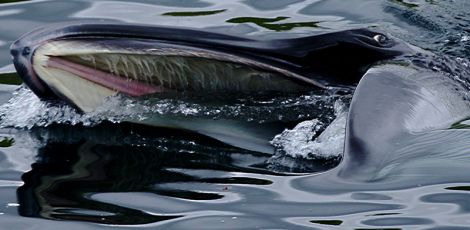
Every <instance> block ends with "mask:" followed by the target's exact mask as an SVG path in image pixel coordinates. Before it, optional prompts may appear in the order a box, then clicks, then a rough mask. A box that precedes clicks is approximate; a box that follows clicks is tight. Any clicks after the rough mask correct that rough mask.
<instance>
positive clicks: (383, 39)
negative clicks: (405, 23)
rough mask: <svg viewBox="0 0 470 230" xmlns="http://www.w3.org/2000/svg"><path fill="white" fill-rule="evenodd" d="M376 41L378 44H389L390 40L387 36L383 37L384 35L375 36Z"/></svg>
mask: <svg viewBox="0 0 470 230" xmlns="http://www.w3.org/2000/svg"><path fill="white" fill-rule="evenodd" d="M374 40H375V41H376V42H377V43H378V44H386V43H387V42H388V38H387V36H385V35H383V34H377V35H375V36H374Z"/></svg>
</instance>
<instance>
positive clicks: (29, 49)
mask: <svg viewBox="0 0 470 230" xmlns="http://www.w3.org/2000/svg"><path fill="white" fill-rule="evenodd" d="M30 53H31V48H29V47H25V48H24V49H23V52H22V54H23V55H24V56H26V55H29V54H30Z"/></svg>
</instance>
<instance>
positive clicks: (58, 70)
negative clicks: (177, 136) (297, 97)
mask: <svg viewBox="0 0 470 230" xmlns="http://www.w3.org/2000/svg"><path fill="white" fill-rule="evenodd" d="M118 40H119V39H88V40H87V39H81V40H67V39H64V40H56V41H49V42H47V43H44V44H43V45H41V46H39V47H38V48H37V49H36V50H35V52H34V55H33V61H32V63H33V69H34V72H35V73H36V74H37V76H38V77H39V78H40V79H41V80H42V81H43V82H45V83H46V84H47V85H48V86H49V87H50V88H51V89H52V90H53V91H54V92H55V93H56V94H58V95H60V96H63V97H65V98H66V99H67V100H69V101H71V102H72V103H73V104H75V105H76V106H77V107H79V108H80V109H82V110H83V111H85V112H88V111H91V110H93V109H94V108H96V106H98V105H99V104H101V103H102V101H103V99H104V98H105V97H108V96H111V95H114V94H116V93H122V94H126V95H129V96H134V97H138V96H144V95H150V94H156V93H167V92H182V91H191V92H204V93H208V92H222V93H223V92H231V91H232V92H240V91H248V92H249V91H256V92H258V91H287V92H295V91H299V90H307V89H310V88H312V87H315V85H316V86H318V83H316V82H314V81H312V80H311V79H308V78H305V77H302V76H300V75H297V74H295V73H292V72H289V71H287V70H284V69H281V68H277V67H273V66H271V65H267V64H264V63H260V62H256V61H253V60H252V59H247V58H243V57H240V56H235V55H231V54H227V53H220V52H216V51H210V50H206V49H197V48H193V47H185V46H180V45H168V44H163V43H161V44H158V45H155V43H153V44H149V43H147V42H146V41H133V44H130V45H129V44H127V46H125V45H124V44H126V43H123V42H119V41H118Z"/></svg>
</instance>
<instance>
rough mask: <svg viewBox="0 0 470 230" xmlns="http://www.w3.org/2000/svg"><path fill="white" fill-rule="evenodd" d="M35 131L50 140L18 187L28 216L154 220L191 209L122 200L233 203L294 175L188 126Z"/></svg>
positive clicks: (315, 165)
mask: <svg viewBox="0 0 470 230" xmlns="http://www.w3.org/2000/svg"><path fill="white" fill-rule="evenodd" d="M32 133H33V134H32V136H34V137H35V138H36V139H38V140H39V141H40V142H41V143H45V144H44V145H43V146H42V147H41V148H39V149H38V154H37V160H36V162H35V163H33V164H32V166H31V167H32V169H31V171H29V172H27V173H25V174H24V175H23V176H22V180H23V181H24V185H23V186H21V187H20V188H19V189H18V190H17V195H18V200H19V203H20V207H19V213H20V215H22V216H28V217H42V218H48V219H60V220H79V221H90V222H98V223H105V224H117V225H133V224H146V223H154V222H158V221H163V220H169V219H174V218H178V217H183V216H184V211H183V212H181V211H179V212H178V211H176V212H175V210H173V211H169V210H168V209H172V208H174V207H171V205H167V204H162V205H161V206H162V207H153V208H154V209H159V210H162V211H161V212H160V213H153V212H152V213H151V212H146V211H142V210H139V209H133V208H130V207H128V205H124V206H125V207H124V206H120V205H119V203H122V202H128V203H132V197H133V196H132V195H131V194H134V193H136V192H137V193H139V194H141V193H145V194H147V195H155V197H163V200H165V199H169V200H183V201H189V202H197V201H205V202H211V201H214V202H230V201H233V200H234V199H238V198H237V197H236V195H233V193H231V192H230V189H231V186H232V185H247V186H249V185H256V186H263V185H270V184H272V181H270V180H269V179H267V178H269V177H266V176H288V175H292V174H289V173H283V172H278V171H272V170H270V169H272V168H276V167H274V166H273V165H269V163H266V162H267V160H268V159H269V158H270V157H271V156H270V155H267V154H262V153H257V152H251V151H247V150H242V149H238V148H234V147H231V146H228V145H225V144H223V143H221V142H217V141H214V140H212V139H209V138H206V137H202V136H195V135H194V134H192V133H184V132H182V131H175V130H167V129H149V128H148V127H140V126H137V125H130V124H121V125H115V124H103V125H101V126H99V127H95V128H77V127H70V126H63V125H61V126H58V125H57V126H53V127H48V128H47V129H45V128H44V129H33V131H32ZM293 160H295V159H293ZM304 161H306V160H304ZM306 164H310V165H309V167H308V168H309V169H310V170H311V171H310V172H312V171H313V172H315V171H324V170H327V169H328V168H331V167H334V166H335V165H336V164H337V162H330V163H328V162H326V163H325V162H315V161H311V162H303V163H302V166H301V167H302V169H305V168H306V167H305V165H306ZM268 168H269V169H268ZM257 175H258V176H257ZM260 175H265V176H260ZM106 194H121V195H117V197H118V198H109V197H113V196H112V195H111V196H106ZM122 194H129V195H122ZM141 195H142V194H141ZM103 197H104V198H103ZM107 199H108V200H107ZM109 199H117V200H111V201H109ZM121 199H130V201H123V200H121ZM139 199H141V198H139ZM106 201H107V202H106ZM116 203H117V204H116ZM157 205H158V204H157ZM183 210H184V209H183ZM182 213H183V214H182Z"/></svg>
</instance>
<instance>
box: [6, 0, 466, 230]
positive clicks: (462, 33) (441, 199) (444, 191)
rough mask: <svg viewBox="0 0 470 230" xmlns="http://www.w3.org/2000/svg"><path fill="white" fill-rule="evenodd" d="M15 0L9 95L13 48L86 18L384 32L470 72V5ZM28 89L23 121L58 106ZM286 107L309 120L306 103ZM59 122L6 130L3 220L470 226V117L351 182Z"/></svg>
mask: <svg viewBox="0 0 470 230" xmlns="http://www.w3.org/2000/svg"><path fill="white" fill-rule="evenodd" d="M14 2H17V1H2V3H9V4H4V5H0V21H1V23H2V27H1V28H0V30H1V33H0V53H1V55H0V70H1V71H0V72H1V73H2V74H1V75H0V81H1V82H0V83H1V84H2V86H1V87H0V103H1V104H3V103H6V102H7V101H8V99H9V98H11V97H12V92H13V91H14V90H15V89H16V88H17V87H16V86H7V85H4V84H18V78H17V76H16V74H12V73H11V72H13V70H12V68H11V66H7V65H10V64H11V63H10V56H9V54H8V44H10V43H11V42H12V41H14V40H15V39H17V38H18V37H19V36H20V35H21V34H23V33H25V32H27V31H30V30H32V29H33V28H36V27H38V26H43V25H46V24H49V23H52V22H59V21H65V20H77V19H80V20H84V19H108V20H119V21H127V22H139V23H147V24H158V25H172V26H175V25H176V26H186V27H193V28H206V29H209V30H214V31H218V32H222V33H233V34H250V35H254V36H259V37H264V36H266V37H276V38H278V37H288V36H300V35H305V34H315V33H323V32H328V31H332V30H340V29H349V28H358V27H376V28H377V29H380V30H383V31H385V32H387V33H390V34H392V35H393V36H396V37H399V38H401V39H403V40H405V41H407V42H409V43H411V44H413V45H416V46H418V47H421V48H426V49H428V50H431V51H432V52H435V53H437V54H438V55H439V56H442V55H443V54H448V55H451V56H450V57H449V59H452V60H454V61H455V62H458V63H460V64H459V65H455V66H451V68H446V66H441V65H439V64H438V63H429V68H430V69H440V70H442V71H445V72H447V73H449V75H452V76H456V80H462V79H464V80H465V78H462V75H465V74H466V73H467V72H468V65H469V63H468V60H467V58H468V56H469V54H470V42H469V39H468V36H469V34H470V31H469V30H468V28H469V26H470V15H469V14H468V12H467V11H468V10H466V9H469V8H470V1H467V0H455V1H428V0H416V1H408V0H382V1H378V0H350V1H343V0H314V1H302V0H239V1H226V0H224V1H220V0H155V1H146V0H139V1H133V2H127V1H119V0H114V1H92V0H75V1H60V0H51V1H24V2H23V1H21V2H20V1H18V2H19V3H18V4H15V3H14ZM416 61H419V60H416ZM446 63H449V62H447V61H446ZM5 66H6V67H5ZM447 67H448V66H447ZM5 73H6V74H5ZM24 96H25V98H24V99H25V100H22V101H20V102H18V104H16V107H9V108H23V110H21V109H20V110H14V109H12V110H10V113H16V114H15V115H16V116H17V117H22V116H25V115H28V113H27V112H28V111H30V110H34V111H36V113H33V114H38V112H37V111H42V112H44V111H49V112H51V110H47V109H44V108H46V107H41V106H40V105H43V104H41V103H40V102H39V101H38V100H37V99H36V98H33V96H32V95H31V94H24ZM27 97H29V98H27ZM26 99H28V100H26ZM27 102H30V103H31V104H27ZM296 102H297V103H298V104H301V105H303V106H305V104H308V103H311V100H307V98H306V97H299V98H297V99H296V100H289V103H291V104H290V105H295V103H296ZM21 106H23V107H21ZM258 106H259V105H254V106H253V108H254V107H258ZM307 107H308V108H309V111H310V112H308V113H306V114H305V118H309V119H311V118H314V117H315V116H320V115H319V114H321V113H330V112H331V111H329V112H328V110H327V109H323V108H324V105H322V104H318V103H313V104H310V105H309V106H307ZM208 108H209V107H208ZM223 108H224V109H225V110H222V112H223V113H224V115H226V116H229V115H232V113H230V112H231V110H232V108H234V107H230V106H226V107H223ZM280 108H281V109H282V108H284V107H280ZM283 110H284V111H293V112H295V113H293V114H294V115H298V113H297V110H294V109H291V110H288V109H285V108H284V109H283ZM67 111H69V110H67ZM246 111H247V112H251V113H249V115H250V116H251V115H253V114H254V115H256V114H258V113H255V112H256V111H258V110H256V111H255V110H246ZM254 111H255V112H254ZM52 112H53V113H50V114H46V115H44V114H42V113H40V114H42V115H44V116H42V117H41V119H43V118H45V117H47V115H50V116H54V117H57V116H59V117H60V116H62V117H63V116H64V114H61V112H62V113H65V112H66V110H60V109H59V110H53V111H52ZM278 113H279V111H277V110H276V111H275V112H273V113H264V114H270V115H269V116H267V115H266V117H265V118H268V119H271V120H272V119H278V118H276V117H278ZM71 114H72V115H71V116H72V117H73V116H75V115H76V113H71ZM2 115H5V114H2ZM10 115H11V114H10ZM65 115H67V114H65ZM3 118H4V117H2V119H3ZM10 118H11V116H10ZM255 118H258V117H255ZM284 119H285V118H284ZM2 121H3V120H2ZM40 121H44V120H40ZM49 121H51V120H49ZM10 122H15V121H14V120H10ZM16 122H17V123H18V122H19V121H18V120H16ZM52 123H53V122H49V123H48V122H44V123H38V124H44V126H46V125H47V127H36V128H35V129H33V130H27V129H0V134H1V135H0V198H1V200H2V202H3V203H1V204H0V221H1V222H2V228H8V229H27V228H29V229H54V228H57V229H64V228H68V229H69V228H70V229H83V228H87V229H89V228H95V229H103V228H108V227H109V226H107V225H97V224H96V223H101V224H112V225H139V227H141V228H151V229H152V228H155V227H159V226H161V227H163V228H173V229H240V228H245V229H254V228H272V229H274V228H276V229H279V228H281V229H298V228H319V229H330V228H341V229H384V228H385V229H417V228H432V227H435V228H440V229H451V228H452V227H454V228H460V229H465V228H468V226H470V221H469V216H470V206H469V205H468V200H469V199H470V197H469V194H468V192H469V190H470V180H469V178H468V169H469V166H468V165H469V163H470V162H469V161H470V158H469V157H468V153H469V150H468V146H469V145H470V144H469V140H470V139H469V135H470V134H469V132H468V130H469V129H468V127H469V122H468V119H467V120H463V121H461V122H458V123H456V124H455V125H454V126H453V127H452V128H454V129H451V130H444V131H442V132H436V133H420V134H412V135H409V136H407V138H406V140H403V142H401V143H400V144H401V148H400V149H398V150H397V151H396V152H391V153H389V155H387V156H390V157H386V158H384V159H383V162H382V163H383V165H385V166H387V167H383V168H379V169H377V171H374V175H375V177H373V179H370V180H363V181H355V180H344V179H341V178H338V177H337V176H336V175H337V171H336V170H338V169H333V171H330V172H327V173H323V174H320V175H315V174H314V173H304V174H292V173H282V171H284V172H289V171H290V170H291V169H292V167H294V168H295V167H297V169H301V170H304V171H303V172H305V170H308V171H309V172H317V171H324V170H326V169H329V168H331V167H334V166H335V165H336V164H337V162H331V161H325V162H321V161H314V162H312V161H305V160H304V161H298V159H293V158H287V159H284V158H281V159H280V160H281V161H276V159H273V158H272V157H271V156H270V155H266V154H261V153H256V152H250V151H246V150H240V149H237V148H233V147H230V146H227V145H224V144H221V143H220V142H217V141H214V140H211V139H208V138H204V137H201V136H198V135H194V134H193V133H186V132H180V131H174V130H173V131H171V130H163V129H152V128H142V127H141V126H133V125H129V124H109V123H106V124H102V125H100V126H97V127H94V128H85V127H81V126H71V125H69V126H67V125H54V124H52ZM23 127H27V126H23ZM289 162H290V163H289ZM292 162H293V163H292ZM278 163H281V164H278ZM291 163H292V164H291ZM286 165H287V166H289V167H290V168H289V167H286ZM279 171H281V172H279ZM294 171H295V170H294ZM18 214H19V215H21V216H19V215H18ZM25 217H39V218H25ZM50 220H74V221H50ZM112 225H111V226H112Z"/></svg>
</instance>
